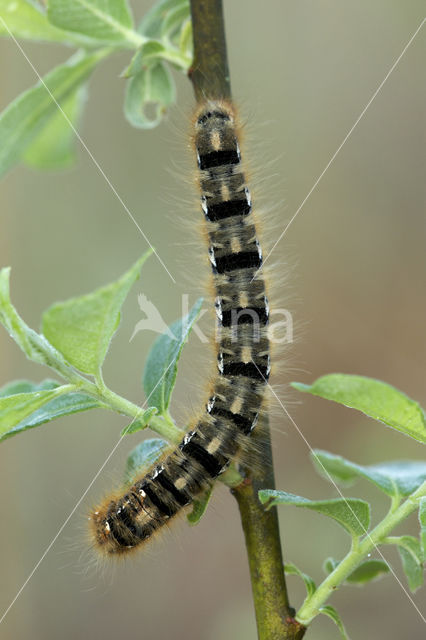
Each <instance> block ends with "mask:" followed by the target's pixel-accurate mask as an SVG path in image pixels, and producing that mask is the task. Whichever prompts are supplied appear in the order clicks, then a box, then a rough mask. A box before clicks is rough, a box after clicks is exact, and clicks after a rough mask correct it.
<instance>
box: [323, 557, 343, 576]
mask: <svg viewBox="0 0 426 640" xmlns="http://www.w3.org/2000/svg"><path fill="white" fill-rule="evenodd" d="M338 564H339V562H338V561H337V560H335V559H334V558H326V559H325V560H324V562H323V564H322V568H323V569H324V572H325V573H331V572H332V571H334V570H335V568H336V567H337V565H338Z"/></svg>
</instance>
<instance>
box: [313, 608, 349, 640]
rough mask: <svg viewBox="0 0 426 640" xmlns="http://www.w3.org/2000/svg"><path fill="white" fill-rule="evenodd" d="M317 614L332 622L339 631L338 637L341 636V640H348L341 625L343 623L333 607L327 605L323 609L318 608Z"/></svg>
mask: <svg viewBox="0 0 426 640" xmlns="http://www.w3.org/2000/svg"><path fill="white" fill-rule="evenodd" d="M319 612H320V613H322V614H323V615H324V616H328V617H329V618H331V620H333V622H334V624H335V625H336V626H337V628H338V629H339V631H340V635H341V636H342V638H343V640H349V636H348V634H347V633H346V629H345V627H344V625H343V622H342V620H341V618H340V616H339V614H338V613H337V611H336V609H335V608H334V607H331V606H330V605H329V604H327V605H325V606H324V607H320V609H319Z"/></svg>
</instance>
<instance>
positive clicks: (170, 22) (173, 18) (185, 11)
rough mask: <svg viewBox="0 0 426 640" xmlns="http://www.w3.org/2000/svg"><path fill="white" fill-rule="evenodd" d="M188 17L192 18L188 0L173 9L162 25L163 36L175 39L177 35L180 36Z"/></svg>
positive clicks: (167, 38)
mask: <svg viewBox="0 0 426 640" xmlns="http://www.w3.org/2000/svg"><path fill="white" fill-rule="evenodd" d="M188 18H190V10H189V4H188V3H187V2H182V3H180V4H179V5H177V6H176V7H174V8H173V9H171V10H170V11H169V12H168V13H167V15H166V17H165V19H164V20H163V23H162V25H161V38H163V39H166V40H171V41H173V40H174V38H175V37H176V36H179V33H180V30H181V29H182V26H183V24H184V22H185V21H186V20H188Z"/></svg>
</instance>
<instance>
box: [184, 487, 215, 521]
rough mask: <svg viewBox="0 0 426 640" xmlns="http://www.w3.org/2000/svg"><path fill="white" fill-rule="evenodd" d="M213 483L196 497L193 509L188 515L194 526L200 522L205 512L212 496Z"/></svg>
mask: <svg viewBox="0 0 426 640" xmlns="http://www.w3.org/2000/svg"><path fill="white" fill-rule="evenodd" d="M212 492H213V485H211V486H210V487H209V488H208V489H207V490H206V491H204V493H203V494H202V495H201V496H200V497H199V498H196V499H195V500H194V501H193V503H192V511H191V512H190V513H188V515H187V516H186V518H187V520H188V523H189V524H190V525H192V526H194V525H196V524H198V523H199V522H200V520H201V518H202V517H203V515H204V514H205V512H206V510H207V507H208V505H209V502H210V498H211V497H212Z"/></svg>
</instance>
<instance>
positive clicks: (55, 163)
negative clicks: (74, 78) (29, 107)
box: [23, 85, 87, 169]
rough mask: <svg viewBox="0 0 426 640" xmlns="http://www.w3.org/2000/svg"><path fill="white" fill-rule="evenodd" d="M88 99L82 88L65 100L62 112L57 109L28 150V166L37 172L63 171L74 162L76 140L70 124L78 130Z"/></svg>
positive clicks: (26, 155)
mask: <svg viewBox="0 0 426 640" xmlns="http://www.w3.org/2000/svg"><path fill="white" fill-rule="evenodd" d="M86 98H87V87H86V86H85V85H83V86H81V87H78V88H77V90H76V91H74V92H73V93H72V94H70V95H69V96H68V97H67V98H66V100H64V102H63V103H62V104H61V109H62V111H63V113H61V111H59V110H58V111H57V112H56V113H55V114H54V115H53V116H52V118H51V119H50V121H49V122H48V124H47V125H46V126H45V127H44V129H43V130H42V131H41V132H40V133H39V135H38V136H37V137H36V138H35V139H34V140H33V142H32V143H31V144H30V146H29V147H28V148H27V150H26V151H25V154H24V156H23V160H24V162H25V163H26V164H27V165H29V166H31V167H34V168H35V169H64V168H66V167H69V166H70V165H72V164H73V163H74V162H75V156H76V152H75V141H76V137H75V134H74V131H73V129H72V128H71V126H70V122H71V123H72V125H73V127H74V128H75V129H77V128H78V125H79V121H80V117H81V114H82V111H83V106H84V103H85V102H86ZM64 114H65V115H66V117H67V118H68V120H69V121H68V120H67V119H66V118H65V117H64Z"/></svg>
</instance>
